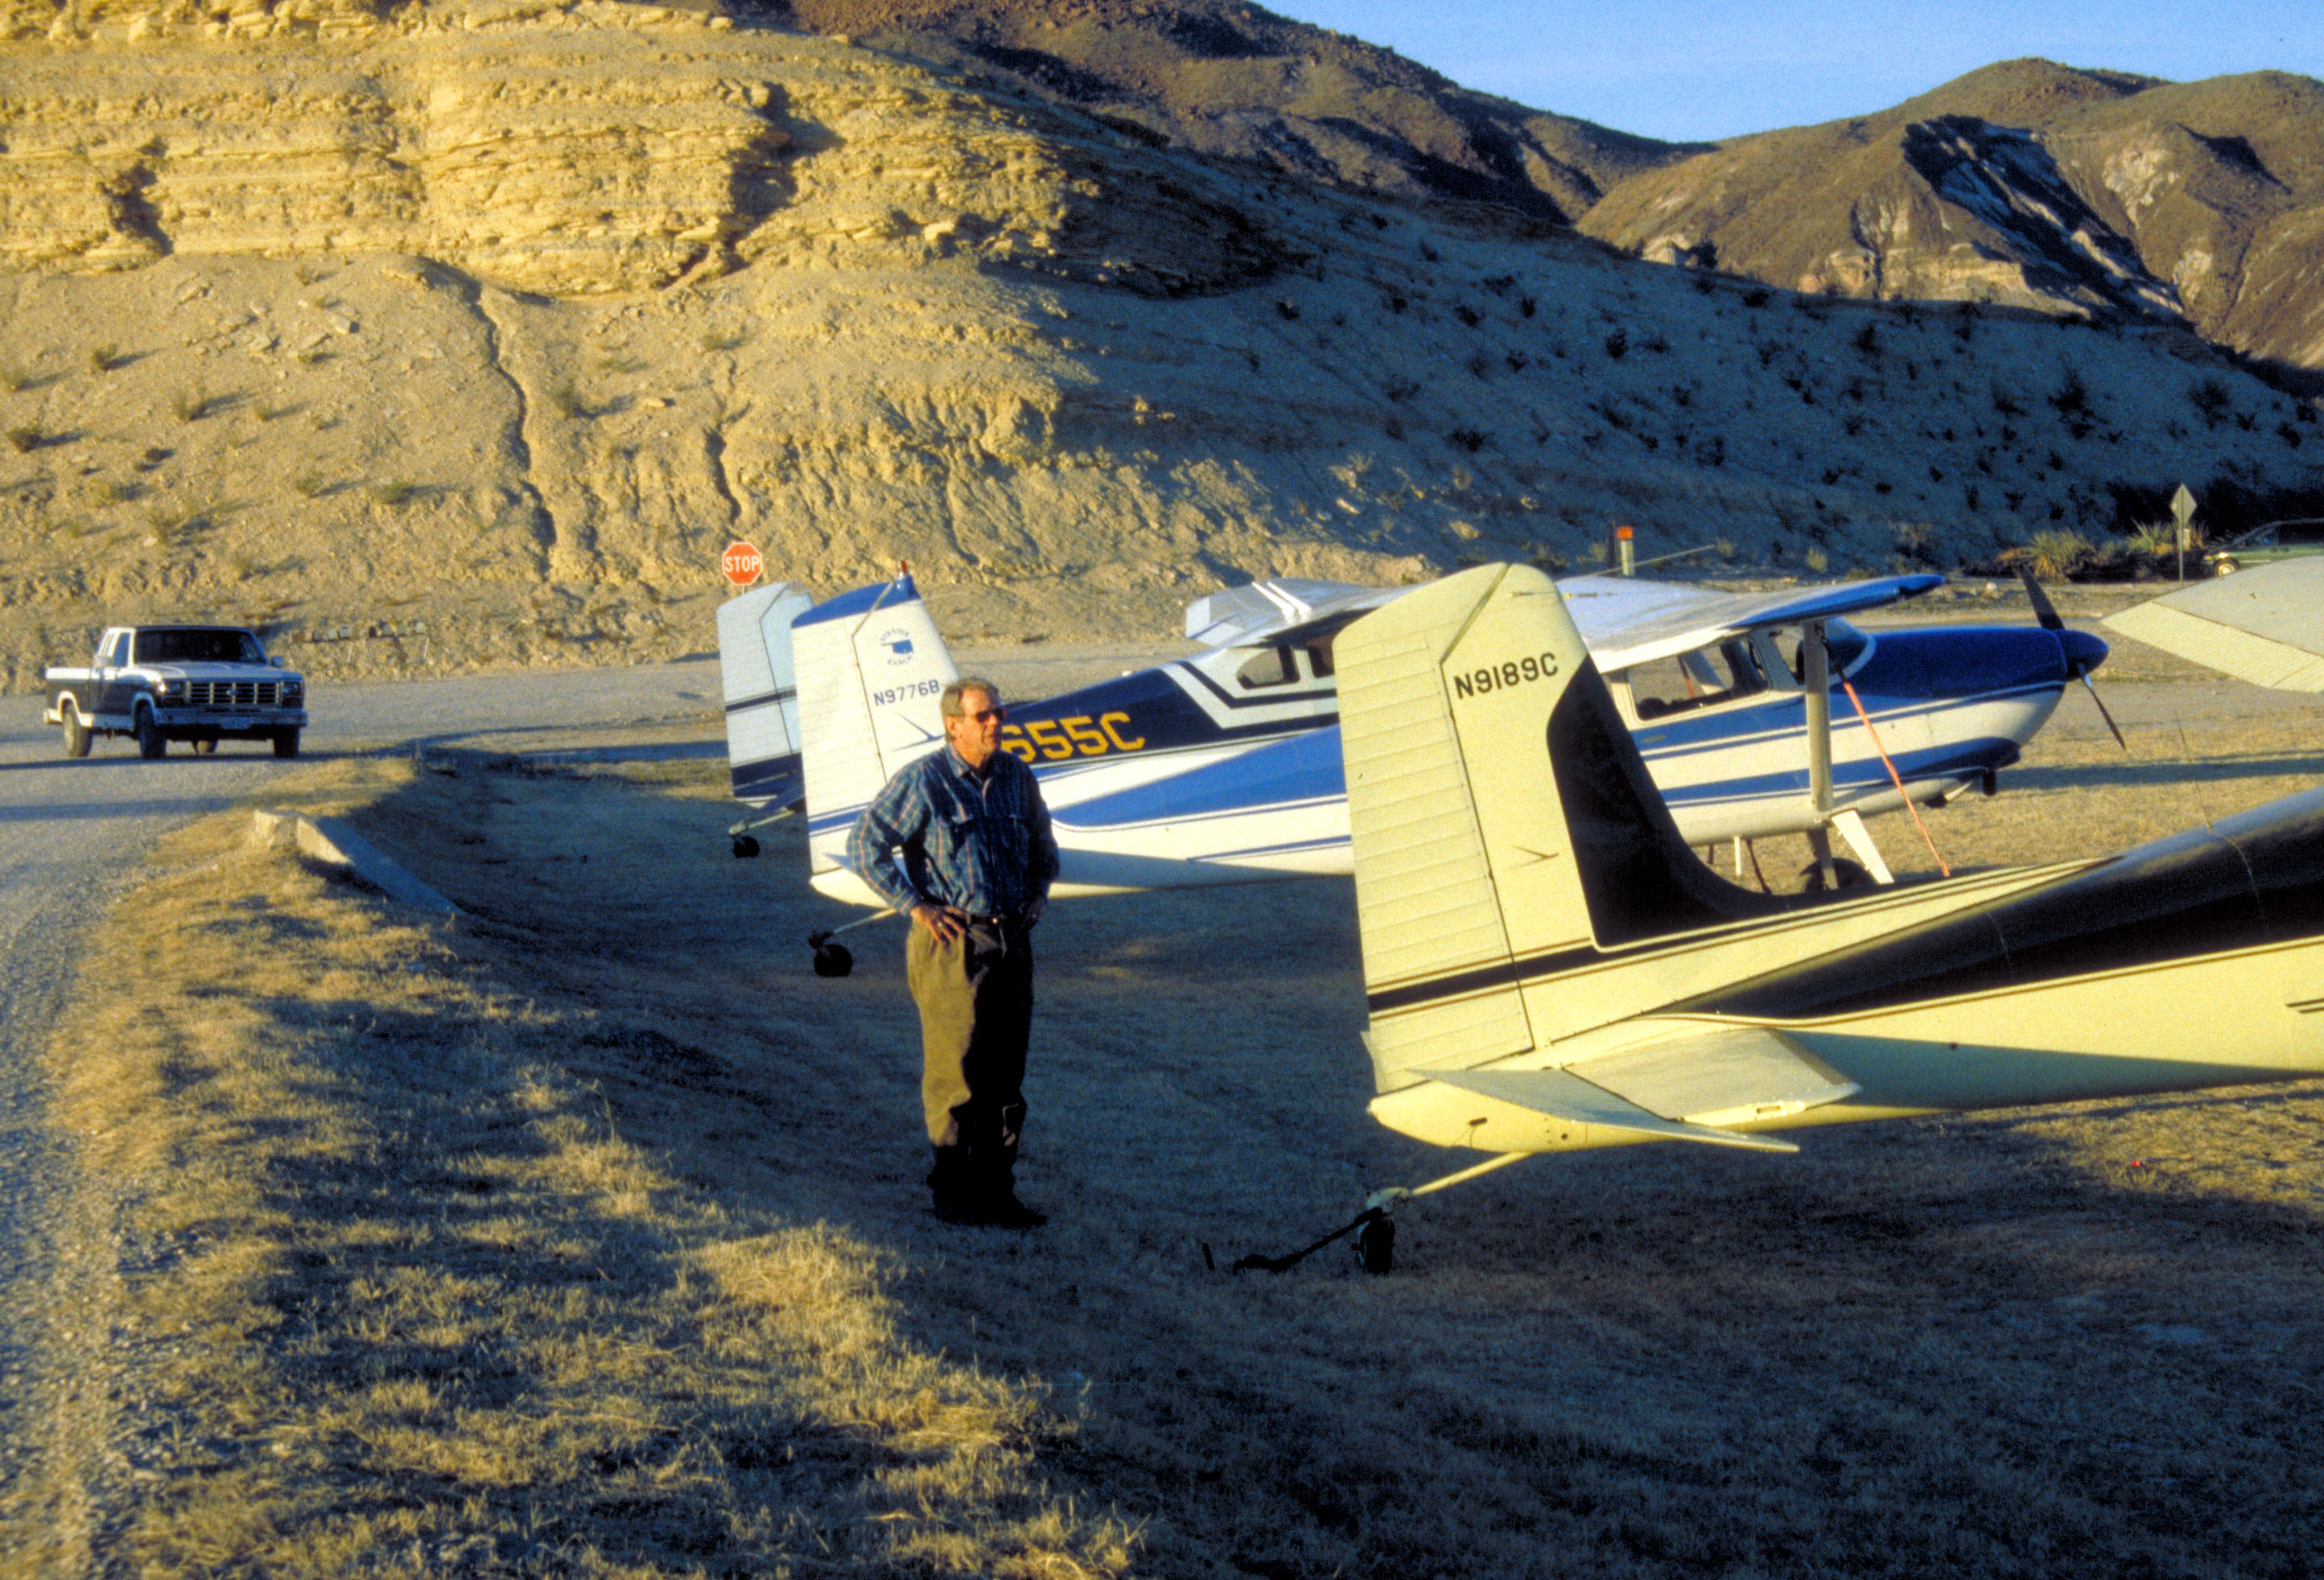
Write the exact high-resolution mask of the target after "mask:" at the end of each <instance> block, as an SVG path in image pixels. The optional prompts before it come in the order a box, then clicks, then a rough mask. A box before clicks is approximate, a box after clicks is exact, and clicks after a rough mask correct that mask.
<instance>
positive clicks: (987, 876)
mask: <svg viewBox="0 0 2324 1580" xmlns="http://www.w3.org/2000/svg"><path fill="white" fill-rule="evenodd" d="M899 850H900V851H902V852H903V863H902V868H903V870H902V871H901V873H900V874H899V872H898V870H897V863H896V861H895V860H894V859H893V857H894V855H895V853H896V852H897V851H899ZM847 865H848V866H849V867H850V868H853V869H854V872H855V874H856V876H857V877H861V878H862V879H863V881H864V882H866V883H868V884H870V885H871V886H872V887H873V888H875V889H877V890H879V891H880V893H881V896H883V897H884V898H885V899H886V900H887V901H888V902H889V904H890V905H894V906H895V907H896V908H897V909H898V910H899V911H909V910H910V909H911V908H912V907H913V906H914V905H918V903H919V902H920V901H922V900H933V901H935V902H936V904H937V905H953V906H956V907H958V908H959V909H961V910H963V911H965V912H967V913H968V914H970V915H972V916H1001V915H1008V914H1012V913H1016V912H1020V911H1022V912H1028V913H1029V914H1028V916H1027V918H1026V919H1027V920H1028V921H1031V920H1033V919H1034V918H1036V917H1037V916H1038V915H1039V914H1040V912H1041V909H1042V907H1043V906H1044V905H1047V902H1048V897H1049V886H1050V884H1052V883H1054V882H1056V877H1057V841H1056V836H1055V835H1053V834H1052V833H1051V832H1050V831H1049V809H1048V808H1047V806H1044V805H1043V804H1041V787H1040V785H1038V784H1037V782H1036V781H1035V780H1034V778H1033V770H1032V769H1030V768H1028V767H1026V766H1025V765H1024V763H1023V762H1021V761H1019V759H1018V758H1016V757H1014V756H1012V755H1011V754H1010V753H1008V752H1005V751H996V752H994V753H993V754H992V756H991V758H987V759H986V760H985V764H984V771H983V772H982V773H972V772H970V770H969V767H968V765H967V764H966V763H964V762H963V761H962V760H961V758H960V754H959V753H958V752H956V751H954V749H952V747H951V746H950V745H949V744H947V745H946V746H945V749H943V750H942V751H934V752H930V753H929V754H928V755H927V756H926V757H924V758H920V759H919V760H918V762H915V763H910V764H908V765H907V766H906V767H903V768H901V769H899V770H898V772H897V774H896V776H895V777H894V778H892V779H890V780H889V781H888V786H887V788H886V789H884V790H882V791H881V792H880V794H879V795H875V796H873V797H872V798H871V805H869V806H867V807H865V808H864V809H863V815H862V817H860V818H858V819H856V820H855V829H854V831H853V833H851V834H849V835H848V836H847Z"/></svg>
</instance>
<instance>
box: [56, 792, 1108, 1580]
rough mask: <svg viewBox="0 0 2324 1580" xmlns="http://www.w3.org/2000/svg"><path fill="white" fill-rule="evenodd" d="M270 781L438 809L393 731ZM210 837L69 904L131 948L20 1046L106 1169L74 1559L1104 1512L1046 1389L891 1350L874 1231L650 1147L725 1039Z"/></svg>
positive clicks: (664, 1554) (642, 1539) (567, 1563)
mask: <svg viewBox="0 0 2324 1580" xmlns="http://www.w3.org/2000/svg"><path fill="white" fill-rule="evenodd" d="M305 782H306V784H307V786H308V795H307V801H308V802H309V804H317V805H323V806H329V805H334V804H336V805H340V806H346V805H351V804H353V805H365V804H369V805H373V807H374V817H380V816H383V815H384V814H383V813H382V811H381V808H382V807H384V806H390V805H395V804H399V803H401V802H408V801H411V800H414V799H417V800H418V801H419V802H420V803H421V804H422V805H423V806H424V808H425V809H426V813H424V814H423V815H426V814H433V815H435V816H437V817H444V816H457V815H458V814H459V813H463V812H465V811H466V810H468V808H467V807H466V806H465V805H462V804H459V803H458V802H457V800H456V801H453V802H451V803H449V804H447V801H446V799H445V798H444V797H443V796H440V795H439V796H436V797H429V796H427V795H424V794H423V793H424V792H425V791H427V790H429V789H430V788H434V787H435V786H434V784H433V782H432V780H430V779H429V778H427V777H426V776H422V777H421V778H420V781H419V782H417V783H415V782H414V780H413V770H411V769H410V768H409V767H404V766H401V765H399V766H394V767H382V766H380V765H375V764H355V765H339V766H336V767H327V768H323V769H319V770H318V771H316V772H315V773H313V774H310V775H309V776H307V777H306V781H305ZM456 788H465V786H457V787H456ZM477 799H478V800H479V801H480V802H481V803H483V804H484V805H485V806H486V807H490V806H492V805H494V804H500V803H499V801H498V799H497V797H496V796H495V795H493V794H492V793H490V792H486V793H484V795H480V796H479V797H478V798H477ZM620 799H624V800H626V799H629V798H628V797H621V798H620ZM407 815H409V814H408V812H407ZM387 821H388V822H389V826H390V827H392V828H393V827H397V826H399V822H398V820H397V819H395V818H393V817H389V818H388V819H387ZM487 821H488V822H489V821H491V819H490V817H489V815H488V816H487ZM241 831H242V823H241V821H240V820H218V821H215V822H209V823H205V824H203V825H200V826H198V827H197V828H195V829H193V830H192V831H189V832H186V833H183V834H181V835H180V836H177V837H176V838H174V839H173V840H171V841H169V843H168V845H167V847H166V848H165V850H163V851H162V852H161V864H162V865H163V867H164V868H166V869H167V870H166V871H165V874H164V875H163V876H161V877H158V878H156V879H154V880H153V881H152V882H151V883H149V884H148V885H147V886H145V887H144V889H143V891H142V892H140V893H139V894H138V895H137V896H135V897H134V900H133V901H132V902H131V903H130V904H129V905H127V906H125V907H124V910H123V912H122V913H121V914H120V916H119V917H118V918H117V920H116V923H115V926H114V927H113V928H112V929H111V930H110V931H109V932H108V933H107V938H108V943H109V946H110V947H113V948H117V949H120V950H122V951H124V954H123V956H122V958H123V959H124V960H128V959H139V960H143V963H144V967H145V969H143V970H141V971H138V972H134V973H132V977H133V978H134V984H133V985H130V986H127V987H124V989H123V990H122V991H120V992H118V993H110V994H107V995H106V996H104V997H102V999H101V1000H92V1001H90V1002H88V1004H86V1005H85V1006H84V1007H83V1009H82V1010H81V1011H80V1012H79V1014H78V1015H77V1016H76V1018H75V1020H74V1022H73V1024H69V1025H68V1026H66V1027H65V1028H63V1029H62V1032H61V1033H60V1040H59V1043H58V1047H57V1058H58V1060H59V1070H60V1079H61V1080H62V1081H63V1082H64V1084H65V1086H66V1089H67V1090H66V1097H65V1105H66V1108H67V1112H68V1115H69V1119H70V1121H71V1122H72V1124H73V1126H74V1128H75V1129H76V1130H77V1131H78V1133H79V1134H81V1135H82V1136H83V1138H84V1146H85V1150H86V1153H87V1156H88V1161H89V1162H91V1163H92V1164H93V1165H94V1166H95V1167H97V1169H98V1170H100V1171H102V1172H104V1173H105V1174H106V1175H109V1176H112V1177H114V1178H115V1179H118V1180H134V1181H137V1182H140V1184H142V1186H143V1199H142V1204H141V1206H140V1208H139V1209H138V1211H137V1212H136V1214H135V1217H134V1224H133V1225H132V1226H131V1234H130V1238H131V1241H132V1244H133V1245H134V1246H135V1247H137V1256H138V1258H139V1259H140V1260H142V1261H143V1263H145V1265H144V1267H143V1271H141V1272H137V1273H136V1274H135V1275H134V1276H133V1277H132V1278H131V1279H130V1280H129V1281H128V1291H129V1292H128V1295H127V1297H126V1303H127V1309H125V1310H124V1311H122V1312H120V1313H117V1314H115V1323H116V1326H117V1327H118V1329H119V1330H120V1331H123V1332H124V1333H135V1334H138V1335H140V1336H141V1337H143V1341H144V1342H143V1345H142V1346H141V1348H142V1350H143V1373H144V1376H143V1383H142V1385H141V1386H142V1391H143V1392H144V1393H145V1394H146V1395H147V1396H148V1401H147V1404H146V1408H145V1409H144V1410H143V1412H142V1413H141V1414H140V1415H139V1417H138V1418H137V1422H136V1428H137V1429H136V1430H135V1432H134V1436H133V1437H132V1438H131V1440H130V1441H129V1442H128V1444H127V1445H126V1450H127V1454H128V1457H129V1460H130V1463H131V1464H132V1465H134V1466H135V1467H136V1474H142V1475H144V1476H146V1477H149V1478H150V1483H149V1486H150V1491H148V1493H147V1494H146V1495H143V1496H142V1497H141V1498H140V1500H139V1501H138V1502H137V1503H136V1504H135V1506H134V1508H133V1509H132V1510H130V1511H129V1518H128V1520H127V1524H126V1528H125V1529H124V1530H123V1531H121V1532H120V1533H119V1534H118V1536H117V1538H116V1539H115V1540H116V1543H117V1550H115V1551H112V1552H108V1553H105V1554H104V1555H103V1561H104V1562H106V1564H108V1565H115V1566H127V1567H132V1568H135V1569H136V1570H138V1571H139V1572H142V1573H145V1574H151V1575H190V1574H213V1573H219V1572H230V1573H264V1574H270V1575H300V1574H309V1575H342V1574H346V1573H351V1572H362V1573H368V1574H397V1575H406V1574H408V1575H440V1574H447V1573H475V1572H483V1571H492V1572H506V1571H508V1570H511V1569H514V1570H520V1571H522V1572H526V1573H544V1574H546V1573H554V1574H583V1575H659V1574H678V1575H683V1574H698V1573H702V1572H704V1571H705V1567H707V1568H708V1569H710V1570H714V1571H715V1572H719V1573H728V1572H745V1571H747V1572H751V1573H766V1574H782V1573H790V1574H796V1575H810V1574H819V1573H825V1572H836V1571H840V1570H848V1571H854V1572H860V1571H862V1569H864V1568H866V1567H867V1566H868V1567H871V1568H890V1567H910V1568H931V1569H938V1570H944V1571H946V1572H961V1573H966V1572H979V1573H1003V1574H1021V1575H1051V1574H1060V1575H1062V1574H1104V1573H1112V1572H1116V1571H1118V1570H1120V1568H1121V1567H1123V1566H1124V1562H1125V1558H1126V1551H1127V1548H1126V1539H1127V1532H1126V1531H1125V1530H1124V1529H1123V1528H1122V1527H1121V1525H1120V1523H1119V1522H1118V1521H1114V1520H1110V1519H1108V1518H1106V1517H1104V1516H1103V1515H1102V1513H1100V1514H1098V1515H1095V1516H1092V1515H1089V1514H1085V1513H1082V1512H1077V1511H1074V1510H1073V1509H1070V1508H1068V1507H1066V1506H1065V1503H1064V1502H1063V1501H1062V1500H1061V1499H1059V1498H1056V1497H1053V1496H1052V1495H1050V1494H1049V1493H1048V1491H1047V1488H1046V1486H1045V1484H1044V1482H1043V1479H1042V1477H1041V1475H1040V1474H1039V1473H1038V1471H1037V1468H1036V1466H1035V1464H1034V1456H1036V1454H1037V1453H1046V1452H1053V1451H1054V1449H1055V1447H1056V1446H1057V1445H1058V1444H1060V1443H1062V1442H1063V1441H1065V1439H1067V1438H1070V1436H1071V1434H1072V1432H1073V1430H1074V1420H1073V1419H1072V1414H1071V1410H1070V1401H1066V1407H1065V1408H1062V1409H1061V1408H1059V1407H1058V1406H1056V1404H1054V1403H1053V1402H1052V1401H1050V1400H1049V1399H1048V1397H1047V1394H1046V1392H1042V1391H1040V1390H1038V1389H1035V1388H1031V1387H1028V1386H1027V1385H1026V1384H1025V1383H1023V1382H1022V1381H1019V1380H1011V1379H1008V1378H1005V1377H1002V1376H1000V1375H997V1374H994V1373H989V1372H987V1371H984V1370H982V1369H980V1368H979V1367H978V1366H976V1365H975V1364H973V1362H968V1361H964V1360H956V1359H951V1358H947V1357H945V1356H944V1355H939V1354H936V1353H935V1352H933V1351H931V1350H930V1349H929V1348H927V1346H923V1345H920V1344H918V1343H916V1342H914V1340H913V1339H912V1338H911V1337H910V1336H909V1335H908V1332H907V1331H905V1324H904V1323H903V1321H902V1320H901V1314H900V1312H899V1309H898V1307H897V1305H896V1303H895V1300H894V1295H893V1289H892V1286H893V1285H894V1284H895V1282H896V1281H897V1279H898V1276H899V1268H898V1266H897V1265H896V1262H895V1258H894V1257H893V1255H892V1254H890V1253H889V1252H888V1251H886V1250H885V1249H883V1248H882V1247H881V1246H879V1245H875V1244H871V1243H868V1242H866V1241H865V1240H864V1239H862V1237H861V1236H860V1235H859V1234H857V1233H856V1232H855V1231H854V1230H853V1228H852V1227H851V1226H848V1225H847V1224H845V1223H844V1222H837V1221H831V1220H829V1219H827V1218H826V1217H825V1216H824V1215H822V1214H819V1213H810V1214H806V1215H798V1214H794V1213H792V1212H790V1211H788V1210H787V1209H786V1208H784V1207H783V1206H781V1205H779V1204H778V1203H774V1202H770V1201H752V1200H751V1199H747V1198H746V1197H736V1196H732V1195H729V1194H728V1193H725V1192H724V1191H721V1190H715V1189H705V1188H703V1180H702V1175H703V1172H704V1171H708V1173H709V1174H710V1175H712V1176H714V1177H715V1174H716V1172H717V1171H718V1159H717V1158H716V1157H715V1155H713V1154H710V1153H696V1152H695V1151H693V1150H692V1149H690V1148H687V1147H673V1146H671V1145H670V1144H669V1143H671V1142H673V1141H680V1140H684V1141H695V1142H698V1141H701V1140H703V1139H705V1138H704V1137H703V1136H701V1135H699V1134H687V1133H686V1132H685V1131H684V1130H683V1129H681V1130H679V1131H677V1132H673V1131H671V1130H670V1128H669V1125H668V1124H667V1123H666V1122H663V1121H660V1120H659V1119H658V1117H657V1116H658V1113H659V1110H660V1109H662V1108H664V1107H675V1108H676V1109H677V1110H678V1111H682V1112H686V1113H690V1114H692V1115H693V1116H694V1120H695V1123H696V1124H697V1125H710V1124H713V1123H715V1124H718V1125H725V1124H729V1123H732V1122H733V1120H734V1119H735V1118H736V1117H738V1116H762V1115H764V1114H765V1113H766V1111H767V1110H768V1108H769V1107H770V1102H769V1099H768V1093H767V1090H766V1089H767V1087H768V1086H769V1084H770V1083H768V1082H767V1081H766V1080H765V1079H764V1072H753V1073H751V1074H747V1075H744V1074H741V1073H738V1072H736V1071H732V1070H727V1069H726V1067H725V1065H724V1061H722V1060H721V1059H719V1058H718V1057H717V1056H716V1055H714V1054H712V1053H709V1052H705V1051H702V1050H699V1049H696V1048H693V1047H690V1046H688V1045H687V1044H685V1043H679V1042H678V1041H677V1040H675V1039H673V1038H672V1037H671V1036H670V1035H669V1033H668V1032H667V1031H665V1030H663V1029H661V1024H660V1023H659V1021H658V1020H652V1019H650V1020H639V1019H633V1018H631V1017H630V1015H628V1013H627V1007H628V1006H630V1005H632V1004H633V1003H634V1002H635V999H634V998H633V997H632V996H630V995H623V996H622V999H623V1004H624V1007H623V1008H622V1009H615V1008H613V1006H611V1005H610V1004H606V1003H604V1002H603V1000H604V996H603V995H601V994H598V993H595V992H589V991H586V990H584V991H579V992H575V991H568V990H566V989H563V988H559V987H555V986H551V985H549V984H547V983H536V982H533V981H531V980H530V978H531V976H532V972H531V970H530V966H529V964H528V961H529V960H530V959H532V958H533V957H534V955H535V954H536V953H537V951H539V950H540V949H541V948H542V947H543V941H542V940H541V939H539V937H538V936H536V935H534V934H532V933H530V932H528V931H523V930H518V929H512V928H507V927H502V926H496V925H493V924H492V923H486V924H484V926H482V927H481V928H477V929H475V930H471V931H468V932H463V933H461V934H459V935H447V934H443V933H440V932H435V931H431V930H429V929H426V928H422V927H419V926H414V925H411V924H409V923H407V922H406V921H404V920H403V919H401V918H400V917H399V916H398V915H397V914H395V913H394V912H393V911H392V908H389V907H386V906H384V905H383V904H382V903H381V902H378V901H377V900H375V899H374V898H373V897H372V896H368V895H366V894H364V893H362V892H359V891H358V890H356V889H355V888H353V887H351V886H348V885H346V883H345V882H343V881H341V880H338V879H336V878H334V877H329V876H327V875H325V874H323V873H321V872H318V871H316V870H313V869H310V868H307V867H304V866H301V865H298V864H295V863H293V862H291V861H289V860H287V859H282V858H279V857H268V856H263V855H260V854H256V853H251V852H246V851H244V850H239V849H238V848H236V846H235V841H236V840H237V839H238V837H239V835H240V833H241ZM438 832H439V833H441V834H442V835H443V836H444V838H445V839H446V841H447V843H448V842H450V841H452V840H454V839H456V838H457V833H456V831H455V826H454V825H452V824H449V823H444V824H439V826H438ZM476 854H477V855H480V856H481V858H482V859H483V861H484V862H487V863H496V862H500V861H504V860H505V859H506V858H504V857H496V856H493V855H491V854H489V853H488V852H478V853H476ZM571 975H572V976H573V977H574V978H576V980H577V979H579V978H581V977H583V976H585V975H586V973H581V972H576V973H572V974H571ZM738 1105H739V1108H738ZM636 1124H642V1125H644V1127H645V1129H646V1130H647V1131H648V1132H650V1133H653V1134H657V1135H659V1137H660V1138H661V1139H660V1141H659V1143H641V1142H640V1141H639V1140H638V1139H636V1138H635V1137H634V1136H633V1134H632V1126H633V1125H636ZM769 1128H770V1129H771V1128H773V1126H772V1125H770V1126H769ZM689 1176H692V1178H689ZM17 1513H18V1514H19V1517H20V1518H21V1517H23V1515H24V1513H25V1511H23V1510H22V1509H19V1510H18V1511H17Z"/></svg>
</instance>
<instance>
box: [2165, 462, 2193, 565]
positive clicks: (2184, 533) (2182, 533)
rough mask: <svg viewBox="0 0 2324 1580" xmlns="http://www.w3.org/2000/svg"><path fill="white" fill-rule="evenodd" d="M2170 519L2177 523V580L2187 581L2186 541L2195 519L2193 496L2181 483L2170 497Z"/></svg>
mask: <svg viewBox="0 0 2324 1580" xmlns="http://www.w3.org/2000/svg"><path fill="white" fill-rule="evenodd" d="M2171 519H2172V520H2174V521H2176V522H2178V523H2179V580H2180V581H2181V582H2184V581H2186V579H2187V540H2188V538H2189V537H2190V533H2189V531H2188V529H2187V528H2188V527H2189V525H2190V523H2191V522H2192V521H2193V520H2194V519H2195V496H2194V495H2193V494H2191V493H2189V492H2188V491H2187V485H2186V484H2185V483H2183V482H2182V483H2181V484H2180V485H2179V491H2178V492H2177V493H2175V494H2172V496H2171Z"/></svg>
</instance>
